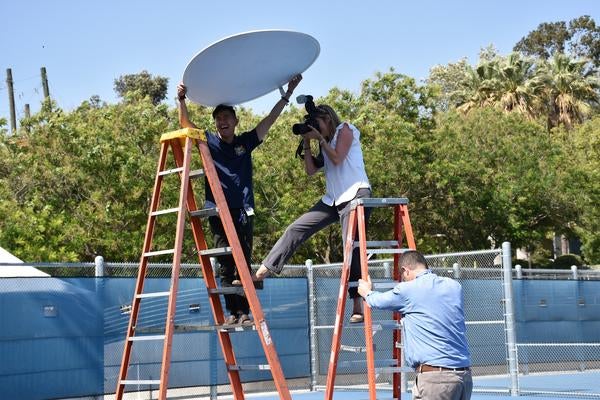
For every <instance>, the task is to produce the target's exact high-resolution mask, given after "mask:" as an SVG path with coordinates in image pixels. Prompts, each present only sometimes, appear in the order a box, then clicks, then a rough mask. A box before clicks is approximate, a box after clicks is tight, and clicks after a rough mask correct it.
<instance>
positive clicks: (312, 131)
mask: <svg viewBox="0 0 600 400" xmlns="http://www.w3.org/2000/svg"><path fill="white" fill-rule="evenodd" d="M308 126H309V127H310V131H308V132H307V133H305V134H304V135H303V137H304V138H306V139H315V140H317V141H321V140H322V139H323V135H321V133H320V132H319V131H318V130H316V129H315V128H314V127H313V126H310V125H308Z"/></svg>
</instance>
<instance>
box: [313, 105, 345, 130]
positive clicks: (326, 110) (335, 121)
mask: <svg viewBox="0 0 600 400" xmlns="http://www.w3.org/2000/svg"><path fill="white" fill-rule="evenodd" d="M317 109H318V110H319V111H322V113H320V114H321V115H324V116H327V117H329V121H330V122H331V124H330V126H329V129H330V131H331V132H330V133H334V132H335V128H337V127H338V125H339V124H341V123H342V121H341V120H340V117H338V115H337V113H336V112H335V110H334V109H333V108H331V107H330V106H328V105H327V104H320V105H319V106H318V107H317Z"/></svg>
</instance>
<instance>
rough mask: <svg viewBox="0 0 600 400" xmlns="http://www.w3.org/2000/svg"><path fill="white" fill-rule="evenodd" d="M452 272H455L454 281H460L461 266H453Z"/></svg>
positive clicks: (456, 264)
mask: <svg viewBox="0 0 600 400" xmlns="http://www.w3.org/2000/svg"><path fill="white" fill-rule="evenodd" d="M452 270H453V271H454V279H460V265H458V263H454V264H452Z"/></svg>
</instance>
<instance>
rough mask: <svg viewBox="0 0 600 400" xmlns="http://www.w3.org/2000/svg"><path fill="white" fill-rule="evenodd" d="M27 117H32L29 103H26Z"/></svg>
mask: <svg viewBox="0 0 600 400" xmlns="http://www.w3.org/2000/svg"><path fill="white" fill-rule="evenodd" d="M25 118H31V110H30V109H29V104H25Z"/></svg>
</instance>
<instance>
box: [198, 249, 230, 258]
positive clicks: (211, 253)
mask: <svg viewBox="0 0 600 400" xmlns="http://www.w3.org/2000/svg"><path fill="white" fill-rule="evenodd" d="M199 253H200V255H202V256H211V257H216V256H226V255H228V254H231V247H217V248H214V249H207V250H201V251H200V252H199Z"/></svg>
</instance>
